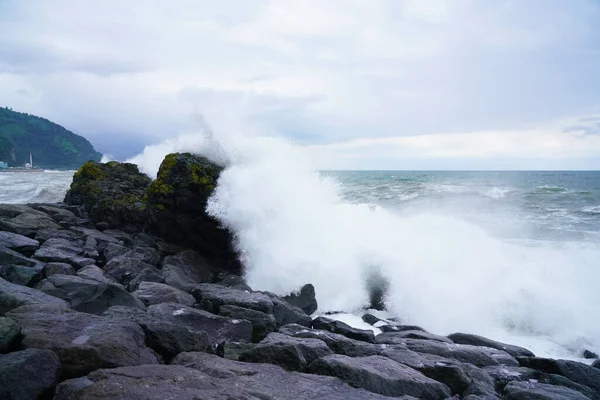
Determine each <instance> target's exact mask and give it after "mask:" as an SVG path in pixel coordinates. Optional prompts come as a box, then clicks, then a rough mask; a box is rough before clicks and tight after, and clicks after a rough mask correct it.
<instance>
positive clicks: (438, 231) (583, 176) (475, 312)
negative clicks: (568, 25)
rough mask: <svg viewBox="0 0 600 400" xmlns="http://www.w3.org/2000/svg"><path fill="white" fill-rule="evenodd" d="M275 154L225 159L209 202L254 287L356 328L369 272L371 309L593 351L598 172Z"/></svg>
mask: <svg viewBox="0 0 600 400" xmlns="http://www.w3.org/2000/svg"><path fill="white" fill-rule="evenodd" d="M154 157H155V156H154ZM280 158H281V156H278V157H276V159H273V158H269V160H267V161H265V160H261V157H254V156H253V157H249V158H245V159H241V160H240V159H238V162H233V163H230V165H229V166H228V168H226V169H225V171H224V172H223V174H222V176H221V179H220V181H219V185H218V187H217V190H216V191H215V193H214V195H213V198H212V199H211V201H210V202H209V206H208V211H209V213H211V214H212V215H213V216H215V217H216V218H218V219H220V220H221V222H222V223H223V225H225V226H227V227H229V228H230V229H231V230H233V231H234V232H235V236H236V245H237V248H238V250H239V252H240V254H241V257H242V261H243V262H244V264H245V266H246V277H247V279H248V282H249V284H250V285H251V286H252V287H253V288H255V289H261V290H271V291H274V292H278V293H281V294H284V293H286V292H289V291H292V290H297V289H298V288H299V287H300V286H301V285H303V284H305V283H313V284H314V285H315V288H316V293H317V298H318V301H319V311H318V313H325V312H328V313H331V312H340V314H334V315H338V316H339V319H342V320H345V321H346V322H349V323H351V324H353V325H355V326H359V327H365V325H364V323H362V321H361V320H360V318H359V316H360V314H361V312H363V310H364V308H365V307H366V306H367V305H368V296H369V282H372V280H370V279H371V278H372V277H373V276H375V277H379V278H381V279H382V280H383V282H385V286H386V288H387V291H386V297H385V300H386V305H387V311H386V312H385V313H381V312H379V313H378V312H377V311H372V312H374V313H378V315H381V316H391V315H393V316H396V317H399V318H400V319H401V320H402V321H403V322H405V323H407V324H415V325H419V326H422V327H423V328H425V329H427V330H429V331H431V332H433V333H438V334H450V333H453V332H468V333H475V334H480V335H484V336H487V337H490V338H493V339H496V340H501V341H506V342H508V343H512V344H517V345H522V346H525V347H528V348H530V349H531V350H533V351H534V352H535V353H536V354H537V355H540V356H550V357H559V358H569V359H581V357H582V352H583V351H584V350H590V351H594V352H596V353H600V172H583V171H582V172H576V171H539V172H538V171H506V172H503V171H315V170H312V169H310V168H309V167H307V166H306V165H305V164H304V163H296V162H294V161H291V162H290V161H289V160H285V161H282V160H281V159H280ZM284 158H285V157H284ZM137 161H141V163H140V167H141V169H142V170H145V168H144V165H145V164H144V162H143V156H142V158H141V159H140V158H138V159H137ZM277 162H279V164H277ZM154 164H156V160H154ZM154 164H153V165H154ZM147 168H148V167H146V169H147ZM154 169H156V168H154ZM154 173H155V170H154ZM72 175H73V171H45V172H40V173H18V172H15V173H0V203H31V202H57V201H61V200H62V199H63V198H64V195H65V193H66V191H67V189H68V187H69V185H70V183H71V179H72ZM150 175H152V173H150Z"/></svg>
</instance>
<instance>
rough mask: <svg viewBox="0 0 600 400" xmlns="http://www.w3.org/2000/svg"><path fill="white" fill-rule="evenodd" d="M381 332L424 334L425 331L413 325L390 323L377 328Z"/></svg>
mask: <svg viewBox="0 0 600 400" xmlns="http://www.w3.org/2000/svg"><path fill="white" fill-rule="evenodd" d="M378 328H379V329H380V330H381V332H404V331H421V332H425V329H423V328H421V327H420V326H415V325H403V324H400V323H397V322H391V323H388V324H386V325H381V326H378Z"/></svg>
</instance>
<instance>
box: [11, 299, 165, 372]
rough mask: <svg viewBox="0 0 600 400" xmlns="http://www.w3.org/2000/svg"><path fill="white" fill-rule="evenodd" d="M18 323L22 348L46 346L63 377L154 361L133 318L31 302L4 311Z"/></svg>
mask: <svg viewBox="0 0 600 400" xmlns="http://www.w3.org/2000/svg"><path fill="white" fill-rule="evenodd" d="M7 316H8V317H10V318H13V319H14V320H16V321H17V323H18V324H19V325H20V326H21V332H22V334H23V339H22V342H21V343H22V346H23V347H24V348H35V349H47V350H52V351H53V352H55V353H56V354H57V355H58V357H59V358H60V360H61V364H62V373H63V376H64V377H67V378H72V377H79V376H83V375H86V374H88V373H90V372H91V371H94V370H96V369H99V368H111V367H119V366H125V365H141V364H153V363H158V359H157V358H156V356H155V355H154V354H153V353H152V352H151V351H150V349H148V348H147V347H146V346H145V344H144V339H145V336H144V332H143V331H142V328H140V327H139V325H137V324H135V323H133V322H125V321H114V320H111V319H108V318H102V317H98V316H96V315H91V314H84V313H80V312H76V311H72V310H68V309H60V308H55V307H51V306H47V305H41V304H33V305H27V306H22V307H19V308H16V309H14V310H12V311H11V312H9V313H7Z"/></svg>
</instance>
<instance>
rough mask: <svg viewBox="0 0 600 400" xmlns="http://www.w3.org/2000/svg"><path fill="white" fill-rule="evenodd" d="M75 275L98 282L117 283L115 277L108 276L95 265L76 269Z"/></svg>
mask: <svg viewBox="0 0 600 400" xmlns="http://www.w3.org/2000/svg"><path fill="white" fill-rule="evenodd" d="M77 276H79V277H80V278H84V279H90V280H93V281H98V282H104V283H115V284H119V282H118V281H117V280H116V279H115V278H113V277H112V276H109V275H108V274H107V273H106V272H104V270H103V269H102V268H100V267H97V266H95V265H88V266H86V267H83V268H81V269H80V270H79V271H77Z"/></svg>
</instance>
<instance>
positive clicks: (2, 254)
mask: <svg viewBox="0 0 600 400" xmlns="http://www.w3.org/2000/svg"><path fill="white" fill-rule="evenodd" d="M39 263H40V262H39V261H37V260H32V259H31V258H28V257H25V256H24V255H22V254H21V253H18V252H16V251H14V250H11V249H7V248H3V247H0V265H9V264H11V265H23V266H25V267H35V266H36V265H38V264H39Z"/></svg>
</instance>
